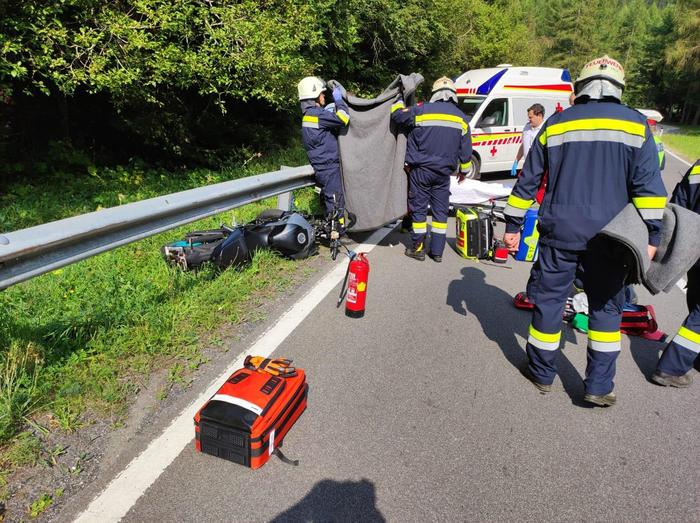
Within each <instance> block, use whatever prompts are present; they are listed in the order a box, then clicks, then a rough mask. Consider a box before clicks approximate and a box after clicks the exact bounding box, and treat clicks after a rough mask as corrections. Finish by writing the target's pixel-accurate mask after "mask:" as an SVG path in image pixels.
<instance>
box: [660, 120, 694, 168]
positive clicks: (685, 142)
mask: <svg viewBox="0 0 700 523" xmlns="http://www.w3.org/2000/svg"><path fill="white" fill-rule="evenodd" d="M674 127H678V128H679V131H678V132H677V133H664V135H663V137H662V141H663V143H664V145H665V146H667V147H668V148H669V149H671V150H672V151H673V152H674V153H676V154H678V155H680V156H681V157H682V158H683V159H685V160H686V161H688V162H690V163H695V161H696V160H697V159H698V158H700V125H695V126H693V125H678V126H676V125H674Z"/></svg>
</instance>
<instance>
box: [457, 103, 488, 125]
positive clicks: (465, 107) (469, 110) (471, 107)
mask: <svg viewBox="0 0 700 523" xmlns="http://www.w3.org/2000/svg"><path fill="white" fill-rule="evenodd" d="M484 100H486V98H481V97H479V98H476V97H464V98H461V97H460V98H459V108H460V109H461V110H462V112H463V113H464V114H466V115H467V118H469V119H470V120H471V119H472V117H473V116H474V114H475V113H476V111H477V110H478V109H479V107H480V106H481V104H482V103H484Z"/></svg>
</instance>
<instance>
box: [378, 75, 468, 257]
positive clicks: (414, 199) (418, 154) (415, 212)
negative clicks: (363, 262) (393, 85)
mask: <svg viewBox="0 0 700 523" xmlns="http://www.w3.org/2000/svg"><path fill="white" fill-rule="evenodd" d="M456 104H457V90H456V89H455V86H454V83H453V82H452V80H450V79H449V78H447V77H442V78H440V79H439V80H437V81H436V82H435V83H434V84H433V93H432V96H431V98H430V102H429V103H425V104H421V105H416V106H412V107H409V108H406V107H405V105H404V101H403V98H402V97H401V95H399V97H398V98H397V100H396V102H395V103H394V104H393V105H392V107H391V120H392V121H393V122H394V123H396V124H397V125H398V126H399V127H400V128H402V129H404V130H407V131H408V145H407V147H406V166H407V169H408V171H409V174H408V185H409V187H408V209H409V212H410V214H411V219H412V222H413V223H412V232H411V241H412V244H413V245H412V247H408V248H407V249H406V252H405V254H406V256H409V257H411V258H414V259H416V260H420V261H423V260H425V237H426V234H427V222H426V219H427V213H428V205H430V208H431V211H432V215H433V221H432V223H431V242H430V252H429V253H428V255H429V256H430V257H431V258H432V259H433V260H435V261H436V262H441V261H442V253H443V251H444V250H445V238H446V235H447V213H448V210H449V206H450V176H452V175H454V174H456V173H457V172H459V173H460V181H461V180H463V179H464V174H466V173H467V172H469V169H471V157H472V139H471V133H470V131H469V125H468V124H467V117H466V116H465V115H464V113H463V112H462V111H460V110H459V108H458V107H457V105H456Z"/></svg>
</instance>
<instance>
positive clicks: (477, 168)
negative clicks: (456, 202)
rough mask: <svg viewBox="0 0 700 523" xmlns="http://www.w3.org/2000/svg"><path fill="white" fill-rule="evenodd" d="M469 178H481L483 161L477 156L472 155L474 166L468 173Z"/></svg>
mask: <svg viewBox="0 0 700 523" xmlns="http://www.w3.org/2000/svg"><path fill="white" fill-rule="evenodd" d="M467 178H469V179H470V180H479V179H481V161H480V160H479V158H478V157H476V156H472V168H471V169H470V170H469V172H468V173H467Z"/></svg>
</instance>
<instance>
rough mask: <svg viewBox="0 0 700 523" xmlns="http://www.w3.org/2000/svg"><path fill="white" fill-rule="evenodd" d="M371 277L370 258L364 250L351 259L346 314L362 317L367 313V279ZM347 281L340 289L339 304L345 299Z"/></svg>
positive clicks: (346, 275)
mask: <svg viewBox="0 0 700 523" xmlns="http://www.w3.org/2000/svg"><path fill="white" fill-rule="evenodd" d="M368 278H369V260H367V257H366V256H365V253H364V252H361V253H359V254H358V255H357V256H354V257H353V258H351V259H350V263H349V264H348V271H347V273H346V274H345V280H346V282H347V285H348V287H347V296H346V300H345V315H346V316H348V317H350V318H362V317H363V316H364V315H365V300H366V299H367V280H368ZM344 288H345V283H343V289H341V291H340V299H339V300H338V305H339V306H340V303H341V302H342V301H343V297H344V290H345V289H344Z"/></svg>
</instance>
